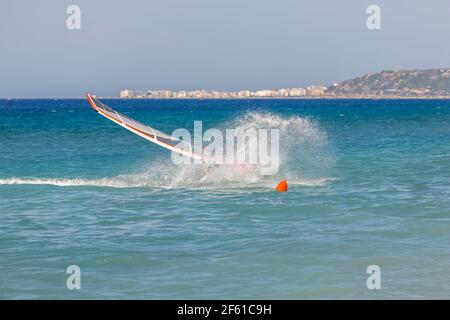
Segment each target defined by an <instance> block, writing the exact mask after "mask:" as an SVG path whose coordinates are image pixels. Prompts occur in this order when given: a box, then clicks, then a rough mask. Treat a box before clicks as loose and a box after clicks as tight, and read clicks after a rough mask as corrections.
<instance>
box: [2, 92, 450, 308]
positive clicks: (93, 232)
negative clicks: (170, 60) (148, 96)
mask: <svg viewBox="0 0 450 320" xmlns="http://www.w3.org/2000/svg"><path fill="white" fill-rule="evenodd" d="M105 102H106V103H107V104H109V105H110V106H111V107H117V109H118V110H120V111H122V112H124V113H125V114H127V115H128V116H131V117H134V118H136V119H138V120H140V121H142V122H145V123H148V124H151V125H154V126H155V127H156V128H158V129H160V130H162V131H164V132H168V133H171V132H172V131H173V130H175V129H177V128H180V127H182V128H187V129H189V130H191V129H192V128H193V121H194V120H202V121H203V126H204V127H205V129H206V128H212V127H216V128H225V127H233V126H235V125H238V124H245V125H247V126H251V125H255V126H268V127H280V128H282V130H281V134H282V135H281V138H282V139H281V141H282V147H281V155H282V158H281V160H282V163H281V166H280V171H279V173H278V175H277V176H275V177H261V176H258V175H255V174H251V175H250V174H248V175H247V174H240V173H233V172H230V170H221V168H217V169H215V170H213V171H212V172H209V173H203V175H204V176H199V172H198V170H195V168H191V167H183V168H180V167H174V166H173V165H172V164H171V161H170V153H169V152H168V151H166V150H164V149H162V148H160V147H159V146H156V145H153V144H151V143H150V142H147V141H145V140H144V139H142V138H140V137H137V136H135V135H133V134H132V133H130V132H128V131H126V130H124V129H123V128H120V127H118V126H117V125H115V124H114V123H112V122H110V121H108V120H106V119H105V118H103V117H100V116H99V115H98V114H96V113H95V112H94V111H93V110H92V109H91V108H90V107H89V106H88V103H87V102H86V101H85V100H11V101H6V100H1V101H0V133H1V140H0V272H1V274H2V276H1V277H0V298H88V299H90V298H102V299H103V298H138V299H142V298H150V299H156V298H160V299H163V298H199V299H203V298H286V299H302V298H351V299H359V298H368V299H378V298H432V297H441V298H446V297H447V298H448V297H449V295H450V276H449V268H450V250H449V248H450V126H449V123H450V102H449V101H438V100H436V101H414V100H406V101H383V100H380V101H359V100H349V101H332V100H312V101H306V100H305V101H302V100H257V101H256V100H248V101H247V100H240V101H195V100H190V101H170V100H161V101H151V100H149V101H147V100H130V101H128V100H127V101H120V100H109V101H108V100H106V101H105ZM284 176H285V177H286V178H287V180H288V183H289V184H290V189H289V192H288V193H286V194H277V193H275V192H274V191H273V188H274V186H275V184H276V181H278V180H279V179H280V178H282V177H284ZM373 264H375V265H379V266H380V268H381V290H368V289H367V287H366V279H367V277H368V275H367V274H366V268H367V266H369V265H373ZM69 265H78V266H79V267H80V268H81V274H82V276H81V287H82V288H81V290H79V291H77V290H68V289H67V288H66V278H67V276H68V275H67V274H66V268H67V267H68V266H69Z"/></svg>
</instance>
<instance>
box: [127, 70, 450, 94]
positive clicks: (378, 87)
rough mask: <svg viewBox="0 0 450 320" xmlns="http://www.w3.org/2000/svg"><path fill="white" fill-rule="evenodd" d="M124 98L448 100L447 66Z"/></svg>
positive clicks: (164, 92) (139, 91) (128, 91)
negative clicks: (329, 81)
mask: <svg viewBox="0 0 450 320" xmlns="http://www.w3.org/2000/svg"><path fill="white" fill-rule="evenodd" d="M119 98H124V99H446V100H447V99H450V69H429V70H394V71H382V72H378V73H373V74H365V75H363V76H361V77H357V78H354V79H350V80H346V81H343V82H340V83H335V84H333V85H330V86H307V87H306V88H299V87H296V88H281V89H262V90H254V91H253V90H246V89H243V90H238V91H219V90H193V91H185V90H181V91H172V90H130V89H125V90H122V91H120V93H119Z"/></svg>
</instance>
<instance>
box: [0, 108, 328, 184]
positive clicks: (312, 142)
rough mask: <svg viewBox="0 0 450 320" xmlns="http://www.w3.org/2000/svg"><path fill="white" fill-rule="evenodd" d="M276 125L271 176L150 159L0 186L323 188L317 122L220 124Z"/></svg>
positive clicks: (324, 146)
mask: <svg viewBox="0 0 450 320" xmlns="http://www.w3.org/2000/svg"><path fill="white" fill-rule="evenodd" d="M237 127H241V128H242V129H244V130H247V129H249V128H265V129H275V128H276V129H279V132H280V168H279V171H278V173H277V174H276V175H275V176H265V175H262V174H261V173H260V172H261V171H260V168H259V166H258V165H252V166H239V165H220V166H209V165H194V164H192V165H184V166H177V165H175V164H173V163H172V162H170V161H167V159H159V160H155V161H153V162H152V163H150V164H149V165H148V167H147V168H146V169H145V170H144V171H143V172H140V173H136V174H129V175H118V176H114V177H105V178H100V179H82V178H76V179H64V178H62V179H59V178H20V177H19V178H9V179H0V185H14V184H16V185H18V184H28V185H54V186H60V187H68V186H93V187H112V188H139V187H153V188H215V187H220V188H226V187H233V188H240V187H249V186H253V187H262V188H266V187H268V188H273V187H274V185H275V184H276V181H278V180H279V179H281V178H284V177H286V178H287V179H288V182H289V184H290V185H301V186H323V185H326V184H328V183H329V182H330V181H333V180H334V179H333V178H332V177H330V174H331V168H332V167H333V164H334V158H333V153H332V152H331V147H330V143H329V141H328V137H327V134H326V132H325V131H323V130H322V129H321V128H320V127H319V125H318V124H317V123H314V122H313V121H311V120H309V119H307V118H302V117H299V116H290V117H282V116H279V115H276V114H272V113H262V112H250V113H247V114H245V115H244V116H243V117H240V118H237V119H234V120H232V121H230V122H228V123H225V124H224V125H223V129H224V128H237Z"/></svg>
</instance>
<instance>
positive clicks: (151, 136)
mask: <svg viewBox="0 0 450 320" xmlns="http://www.w3.org/2000/svg"><path fill="white" fill-rule="evenodd" d="M86 98H87V99H88V101H89V103H90V104H91V107H92V108H93V109H94V110H95V111H97V112H98V113H100V114H101V115H102V116H104V117H105V118H107V119H109V120H111V121H113V122H115V123H117V124H118V125H120V126H122V127H124V128H125V129H127V130H129V131H131V132H133V133H134V134H137V135H138V136H140V137H142V138H144V139H147V140H149V141H151V142H153V143H156V144H157V145H160V146H161V147H164V148H166V149H169V150H171V151H174V152H177V153H180V154H182V155H184V156H187V157H190V158H193V159H200V160H201V159H202V157H201V156H200V155H197V154H195V153H194V152H193V151H192V148H191V146H190V144H188V143H187V142H184V141H183V142H181V141H180V140H179V139H177V138H175V137H172V136H170V135H167V134H165V133H163V132H161V131H158V130H156V129H154V128H152V127H150V126H148V125H145V124H143V123H140V122H138V121H136V120H134V119H132V118H130V117H127V116H126V115H124V114H122V113H120V112H117V111H116V110H113V109H112V108H110V107H108V106H107V105H105V104H104V103H102V102H100V101H99V100H97V98H95V97H93V96H92V95H90V94H86ZM180 145H182V146H183V147H182V148H181V147H180Z"/></svg>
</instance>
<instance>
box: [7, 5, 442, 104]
mask: <svg viewBox="0 0 450 320" xmlns="http://www.w3.org/2000/svg"><path fill="white" fill-rule="evenodd" d="M72 4H74V5H78V6H79V7H80V9H81V29H79V30H69V29H68V28H67V26H66V20H67V19H68V18H69V14H67V12H66V10H67V7H68V6H69V5H72ZM372 4H376V5H378V6H379V7H380V9H381V30H369V29H368V28H367V26H366V20H367V18H368V16H369V15H368V14H367V13H366V10H367V7H368V6H369V5H372ZM449 14H450V1H448V0H433V1H423V0H383V1H381V0H370V1H366V0H345V1H336V0H308V1H303V0H129V1H117V0H71V1H65V0H40V1H29V0H1V3H0V98H9V97H12V98H45V97H49V98H50V97H55V98H68V97H82V96H83V95H84V93H85V92H91V93H94V94H97V95H99V96H117V95H118V93H119V91H120V90H121V89H126V88H128V89H137V90H139V89H140V90H158V89H172V90H194V89H217V90H239V89H252V90H254V89H268V88H273V89H275V88H284V87H305V86H308V85H330V84H332V83H335V82H339V81H343V80H346V79H349V78H353V77H356V76H359V75H362V74H365V73H372V72H378V71H382V70H391V69H415V68H418V69H425V68H443V67H450V41H449V34H450V19H449Z"/></svg>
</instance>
